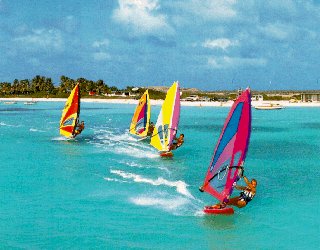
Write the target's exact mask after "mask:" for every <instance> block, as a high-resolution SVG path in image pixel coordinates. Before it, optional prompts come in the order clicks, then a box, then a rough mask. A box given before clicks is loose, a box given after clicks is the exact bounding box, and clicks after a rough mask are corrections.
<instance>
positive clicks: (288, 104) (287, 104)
mask: <svg viewBox="0 0 320 250" xmlns="http://www.w3.org/2000/svg"><path fill="white" fill-rule="evenodd" d="M66 100H67V99H66V98H17V97H15V98H0V102H9V101H15V102H31V101H34V102H65V101H66ZM81 102H89V103H114V104H137V103H138V100H135V99H92V98H82V99H81ZM162 103H163V100H151V105H162ZM232 103H233V101H228V102H200V101H196V102H188V101H181V106H194V107H231V105H232ZM251 104H252V106H253V107H255V106H260V105H266V104H273V105H275V104H279V105H282V106H283V107H320V102H300V101H299V102H295V103H292V102H289V101H252V102H251Z"/></svg>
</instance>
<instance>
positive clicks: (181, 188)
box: [110, 170, 194, 199]
mask: <svg viewBox="0 0 320 250" xmlns="http://www.w3.org/2000/svg"><path fill="white" fill-rule="evenodd" d="M110 172H111V173H112V174H116V175H118V176H121V177H122V178H124V179H131V180H133V181H134V182H141V183H148V184H151V185H153V186H160V185H164V186H168V187H175V188H176V191H177V192H178V193H180V194H182V195H184V196H187V197H189V198H192V199H194V197H193V196H192V194H191V193H190V192H189V191H188V189H187V186H188V185H187V184H186V183H185V182H184V181H168V180H166V179H164V178H162V177H158V178H157V179H155V180H154V179H148V178H145V177H142V176H141V175H138V174H133V173H127V172H124V171H121V170H110Z"/></svg>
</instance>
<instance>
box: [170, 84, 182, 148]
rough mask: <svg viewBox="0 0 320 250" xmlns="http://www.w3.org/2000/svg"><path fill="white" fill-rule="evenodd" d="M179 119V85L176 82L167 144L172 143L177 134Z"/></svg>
mask: <svg viewBox="0 0 320 250" xmlns="http://www.w3.org/2000/svg"><path fill="white" fill-rule="evenodd" d="M179 119H180V87H179V83H178V82H177V89H176V93H175V96H174V105H173V114H172V119H171V125H170V128H171V130H172V132H171V133H170V135H169V144H171V143H172V141H173V139H174V138H175V136H176V134H177V130H178V125H179Z"/></svg>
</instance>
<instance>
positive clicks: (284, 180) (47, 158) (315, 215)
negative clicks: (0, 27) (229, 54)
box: [0, 102, 320, 249]
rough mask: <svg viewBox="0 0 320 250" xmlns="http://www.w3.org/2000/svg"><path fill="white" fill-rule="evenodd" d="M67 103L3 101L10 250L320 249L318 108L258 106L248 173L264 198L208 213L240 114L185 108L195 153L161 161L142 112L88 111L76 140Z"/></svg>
mask: <svg viewBox="0 0 320 250" xmlns="http://www.w3.org/2000/svg"><path fill="white" fill-rule="evenodd" d="M63 106H64V103H62V102H57V103H49V102H47V103H46V102H39V103H37V104H35V105H23V103H18V104H16V105H4V104H2V103H0V138H1V143H0V159H1V166H0V248H1V249H11V248H13V249H57V248H58V249H89V248H90V249H92V248H95V249H313V248H318V247H319V245H320V237H319V233H320V226H319V225H320V223H319V214H320V202H319V198H320V195H319V193H320V187H319V184H320V170H319V168H320V109H319V108H286V109H283V110H274V111H258V110H254V109H253V110H252V117H253V121H252V134H251V141H250V146H249V151H248V154H247V159H246V163H245V175H246V176H248V178H255V179H257V181H258V186H257V195H256V197H255V198H254V200H253V201H252V202H250V203H249V204H248V206H247V207H245V208H243V209H235V214H234V215H232V216H208V215H204V214H203V213H202V208H203V206H205V205H209V204H214V203H216V202H217V201H216V200H215V199H214V198H213V197H211V196H210V195H209V194H207V193H200V192H199V191H198V187H199V186H200V185H201V184H202V183H203V179H204V176H205V173H206V171H207V168H208V165H209V162H210V159H211V156H212V153H213V149H214V147H215V144H216V141H217V139H218V137H219V134H220V132H221V129H222V126H223V123H224V120H225V118H226V116H227V113H228V112H229V109H230V108H227V107H202V108H201V107H182V108H181V117H180V131H179V132H181V133H184V134H185V144H184V145H183V147H181V148H179V149H178V150H176V151H175V152H174V154H175V155H174V157H173V159H162V158H160V157H159V156H158V154H157V152H156V151H155V150H154V149H152V148H151V147H150V146H149V145H148V143H147V142H141V141H140V142H139V141H137V140H136V139H135V138H133V137H131V136H130V135H129V133H128V127H129V124H130V121H131V117H132V114H133V112H134V109H135V106H134V105H126V104H101V103H82V110H81V120H84V121H85V125H86V128H85V130H84V131H83V133H82V134H81V135H80V136H78V137H77V138H76V139H75V140H73V141H68V140H66V139H64V138H63V137H62V136H60V135H59V129H58V127H59V121H60V116H61V110H62V108H63ZM159 110H160V107H159V106H155V107H152V120H153V121H156V117H157V115H158V113H159ZM235 194H237V192H236V191H235Z"/></svg>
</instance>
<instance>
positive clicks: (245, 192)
mask: <svg viewBox="0 0 320 250" xmlns="http://www.w3.org/2000/svg"><path fill="white" fill-rule="evenodd" d="M243 180H244V181H245V183H246V184H247V186H245V187H244V186H237V185H235V186H234V187H235V188H236V189H238V190H241V192H240V195H239V196H236V197H233V198H230V199H226V200H225V201H223V202H221V203H218V204H216V205H213V206H212V208H225V207H226V206H227V205H231V206H236V207H238V208H243V207H245V206H246V205H247V204H248V202H250V201H251V200H252V199H253V197H254V196H255V195H256V187H257V181H256V180H255V179H252V180H251V181H249V180H248V178H247V177H245V176H243Z"/></svg>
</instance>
